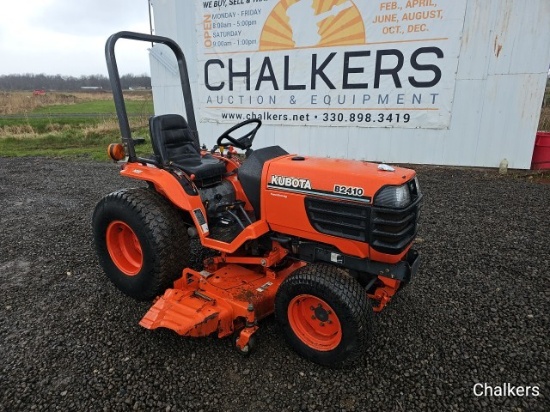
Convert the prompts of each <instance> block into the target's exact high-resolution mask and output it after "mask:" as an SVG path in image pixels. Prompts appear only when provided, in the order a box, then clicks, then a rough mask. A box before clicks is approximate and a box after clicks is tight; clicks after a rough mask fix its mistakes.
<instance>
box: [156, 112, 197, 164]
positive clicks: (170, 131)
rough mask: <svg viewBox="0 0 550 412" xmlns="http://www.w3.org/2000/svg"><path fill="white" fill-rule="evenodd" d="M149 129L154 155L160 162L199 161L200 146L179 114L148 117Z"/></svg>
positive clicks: (195, 162) (188, 162)
mask: <svg viewBox="0 0 550 412" xmlns="http://www.w3.org/2000/svg"><path fill="white" fill-rule="evenodd" d="M149 131H150V133H151V141H152V144H153V151H154V152H155V155H157V156H158V157H159V158H160V161H161V162H162V163H167V162H168V161H172V162H174V163H178V164H183V165H189V166H193V165H197V164H200V162H201V155H200V148H199V144H198V141H197V139H196V138H195V137H194V136H193V133H192V132H191V129H190V128H189V125H188V124H187V122H186V121H185V119H184V118H183V116H181V115H179V114H163V115H159V116H152V117H151V118H150V119H149Z"/></svg>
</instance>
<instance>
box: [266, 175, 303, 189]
mask: <svg viewBox="0 0 550 412" xmlns="http://www.w3.org/2000/svg"><path fill="white" fill-rule="evenodd" d="M270 184H271V185H273V186H280V187H290V188H293V189H311V182H310V181H309V179H300V178H297V177H287V176H277V175H272V176H271V182H270Z"/></svg>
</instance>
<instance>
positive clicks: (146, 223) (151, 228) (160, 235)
mask: <svg viewBox="0 0 550 412" xmlns="http://www.w3.org/2000/svg"><path fill="white" fill-rule="evenodd" d="M92 225H93V233H94V241H95V247H96V252H97V255H98V258H99V263H100V264H101V266H102V267H103V270H104V271H105V274H106V275H107V277H108V278H109V279H110V280H111V281H112V282H113V283H114V284H115V285H116V286H117V287H118V288H119V289H120V290H121V291H122V292H123V293H125V294H126V295H128V296H131V297H133V298H135V299H137V300H151V299H153V298H154V297H155V296H158V295H160V294H162V293H163V292H164V290H166V288H168V287H169V286H170V285H171V284H172V282H173V281H174V280H175V279H176V278H178V277H179V276H181V273H182V270H183V269H184V268H185V267H186V266H187V262H188V255H189V239H188V236H187V230H186V227H185V225H184V223H183V219H182V215H181V212H179V211H178V210H177V209H176V208H175V207H173V206H172V205H170V203H169V202H168V201H167V200H166V199H165V198H164V197H162V196H161V195H159V194H158V193H156V192H155V191H154V190H151V189H147V188H135V189H122V190H119V191H116V192H113V193H111V194H109V195H107V196H105V197H104V198H103V199H102V200H101V201H100V202H99V203H98V204H97V206H96V208H95V211H94V215H93V218H92Z"/></svg>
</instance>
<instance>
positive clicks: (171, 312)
mask: <svg viewBox="0 0 550 412" xmlns="http://www.w3.org/2000/svg"><path fill="white" fill-rule="evenodd" d="M285 255H286V250H285V249H284V248H279V249H276V250H274V251H273V252H271V253H270V255H269V256H268V257H266V258H250V257H235V256H231V257H228V256H224V255H222V256H220V257H216V258H213V259H207V261H206V266H205V270H203V271H201V272H198V271H195V270H192V269H189V268H187V269H185V270H184V271H183V275H182V277H181V278H179V279H178V280H176V281H175V282H174V287H173V288H171V289H167V290H166V292H165V293H164V295H162V296H161V297H159V298H158V299H157V300H156V301H155V303H154V304H153V306H152V307H151V308H150V309H149V311H148V312H147V313H146V314H145V316H144V317H143V318H142V319H141V321H140V325H141V326H143V327H145V328H147V329H156V328H159V327H164V328H168V329H172V330H174V331H175V332H177V333H178V334H180V335H183V336H192V337H201V336H208V335H210V334H213V333H216V334H217V336H218V337H220V338H223V337H226V336H230V335H232V334H234V337H235V344H236V346H237V349H238V350H240V351H242V352H245V353H246V352H248V351H249V349H250V345H249V342H250V338H251V337H252V335H253V334H254V333H255V332H256V330H257V329H258V326H257V323H258V321H259V320H260V319H262V318H264V317H266V316H268V315H270V314H272V313H273V311H274V302H275V294H276V292H277V289H278V288H279V286H280V284H281V283H282V282H283V281H284V280H285V279H286V278H287V277H288V276H289V275H290V274H291V273H292V272H294V271H295V270H296V269H298V268H300V267H302V266H304V265H305V263H303V262H301V261H297V262H295V263H292V264H290V265H287V266H285V267H284V268H283V269H281V270H279V271H276V270H273V269H270V268H269V267H270V266H271V267H273V263H276V262H280V261H281V260H282V258H283V257H284V256H285ZM244 265H246V266H244Z"/></svg>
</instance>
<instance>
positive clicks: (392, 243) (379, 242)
mask: <svg viewBox="0 0 550 412" xmlns="http://www.w3.org/2000/svg"><path fill="white" fill-rule="evenodd" d="M407 186H408V187H409V191H410V194H411V200H412V203H411V204H410V205H409V206H407V207H405V208H401V209H394V208H389V207H377V206H370V205H362V204H359V203H352V202H345V201H333V200H324V199H319V198H311V197H306V199H305V205H306V212H307V215H308V218H309V222H310V224H311V226H313V227H314V228H315V230H317V231H318V232H320V233H324V234H327V235H332V236H337V237H341V238H345V239H352V240H357V241H360V242H368V243H369V244H370V246H371V247H372V248H373V249H374V250H376V251H378V252H382V253H388V254H399V253H401V252H402V251H403V250H405V249H406V248H407V247H408V246H409V244H410V243H411V242H412V240H413V239H414V237H415V236H416V233H417V231H418V218H419V215H420V207H421V205H422V194H421V193H420V189H419V188H418V187H417V185H416V182H415V180H414V179H413V180H411V181H410V182H409V183H407Z"/></svg>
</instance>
